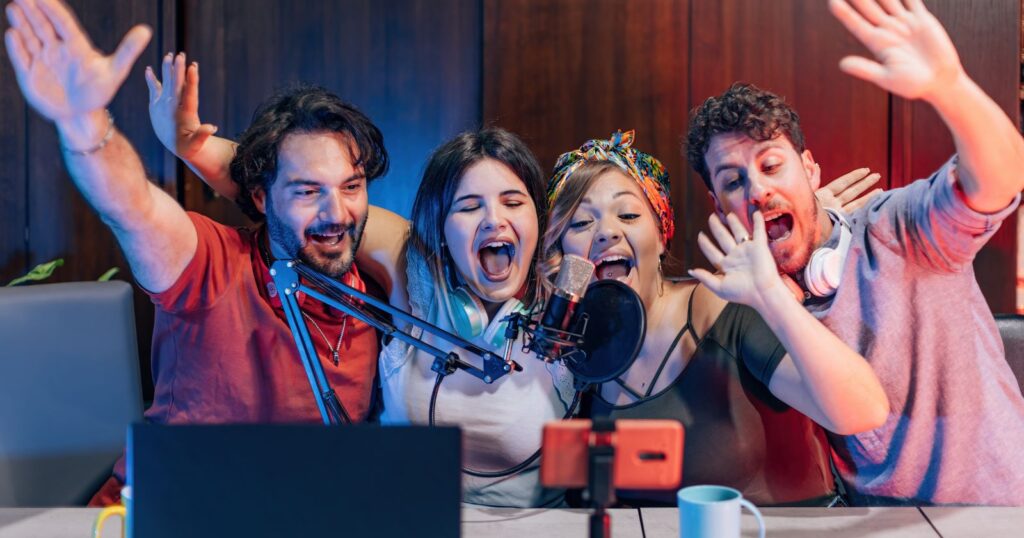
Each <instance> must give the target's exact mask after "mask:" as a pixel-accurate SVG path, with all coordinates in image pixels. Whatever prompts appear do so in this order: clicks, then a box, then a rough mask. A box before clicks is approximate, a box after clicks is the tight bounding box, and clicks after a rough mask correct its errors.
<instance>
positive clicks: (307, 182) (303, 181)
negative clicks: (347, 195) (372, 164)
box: [284, 173, 366, 187]
mask: <svg viewBox="0 0 1024 538" xmlns="http://www.w3.org/2000/svg"><path fill="white" fill-rule="evenodd" d="M365 177H366V174H363V173H356V174H352V175H351V176H349V177H348V178H346V179H345V180H343V181H342V182H341V184H342V185H344V184H346V183H350V182H352V181H356V180H358V179H363V178H365ZM284 184H285V186H286V187H294V186H300V185H301V186H307V187H319V186H322V185H323V182H322V181H316V180H313V179H307V178H304V177H297V178H292V179H289V180H287V181H285V182H284Z"/></svg>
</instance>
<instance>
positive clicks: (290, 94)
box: [231, 85, 388, 222]
mask: <svg viewBox="0 0 1024 538" xmlns="http://www.w3.org/2000/svg"><path fill="white" fill-rule="evenodd" d="M317 131H328V132H336V133H344V134H346V135H348V136H350V137H352V142H353V144H354V146H355V149H356V152H357V153H358V154H357V155H355V162H354V163H352V164H353V166H355V167H359V166H362V167H363V172H364V173H365V174H366V180H367V182H369V181H372V180H373V179H374V178H377V177H380V176H382V175H384V174H385V173H387V170H388V152H387V150H385V149H384V135H382V134H381V132H380V129H378V128H377V126H376V125H374V124H373V122H372V121H370V118H368V117H366V115H365V114H363V113H362V112H360V111H359V110H358V109H356V108H355V107H354V106H352V105H350V104H348V103H346V102H344V101H342V100H341V98H339V97H338V96H337V95H334V94H333V93H331V92H329V91H327V90H326V89H324V88H321V87H318V86H308V85H297V86H292V87H289V88H287V89H285V90H283V91H281V92H280V93H277V94H276V95H274V96H273V97H271V98H270V99H267V100H266V101H264V102H263V104H261V105H260V106H259V108H257V109H256V112H255V113H254V114H253V120H252V124H251V125H250V126H249V128H248V129H246V130H245V132H244V133H242V136H241V139H240V140H239V143H238V150H237V151H236V152H235V158H234V159H232V160H231V179H232V180H234V182H235V183H237V184H238V186H239V188H240V194H239V196H238V199H237V202H238V205H239V206H240V207H241V208H242V211H243V212H245V214H246V215H247V216H248V217H249V218H251V219H252V220H254V221H256V222H260V221H262V220H263V219H264V218H265V215H263V213H262V212H260V210H259V209H257V208H256V204H255V203H254V202H253V200H252V195H253V193H254V192H256V191H257V190H259V189H263V191H264V192H265V193H267V194H268V195H269V193H270V187H271V185H273V184H274V179H275V178H276V177H277V153H278V148H279V147H280V145H281V141H282V140H284V138H285V136H287V135H288V134H289V133H293V132H306V133H311V132H317Z"/></svg>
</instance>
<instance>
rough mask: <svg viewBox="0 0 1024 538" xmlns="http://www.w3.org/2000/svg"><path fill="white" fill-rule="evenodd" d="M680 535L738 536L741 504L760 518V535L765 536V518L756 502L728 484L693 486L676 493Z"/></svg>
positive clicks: (706, 537) (700, 537) (696, 537)
mask: <svg viewBox="0 0 1024 538" xmlns="http://www.w3.org/2000/svg"><path fill="white" fill-rule="evenodd" d="M676 501H677V502H678V503H679V536H680V538H739V536H740V507H741V506H742V507H744V508H746V509H747V510H750V512H751V513H753V514H754V517H756V518H757V525H758V527H759V528H760V530H759V532H758V536H759V537H760V538H764V519H762V518H761V511H760V510H758V509H757V507H756V506H754V503H752V502H750V501H748V500H746V499H744V498H743V495H742V494H741V493H740V492H739V491H736V490H735V489H732V488H727V487H725V486H690V487H688V488H683V489H681V490H679V493H677V494H676Z"/></svg>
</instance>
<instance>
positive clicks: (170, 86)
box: [146, 52, 217, 162]
mask: <svg viewBox="0 0 1024 538" xmlns="http://www.w3.org/2000/svg"><path fill="white" fill-rule="evenodd" d="M185 62H186V57H185V53H184V52H179V53H178V54H177V55H173V54H171V53H167V55H166V56H164V60H163V66H162V75H161V76H162V78H163V83H161V81H159V80H157V78H156V75H155V74H154V73H153V68H152V67H146V84H147V85H148V86H149V119H150V121H151V122H152V123H153V131H155V132H156V136H157V138H159V139H160V142H161V143H163V145H164V147H165V148H167V150H168V151H170V152H171V153H173V154H175V155H177V156H178V158H179V159H182V160H184V161H186V162H191V161H192V160H193V159H194V158H195V156H196V155H197V154H198V153H199V151H200V150H202V148H203V144H205V143H206V141H207V140H209V138H210V136H211V135H213V134H214V133H216V132H217V127H215V126H213V125H210V124H208V123H207V124H203V123H201V122H200V121H199V64H197V63H195V62H193V63H192V64H190V65H188V66H187V67H186V64H185Z"/></svg>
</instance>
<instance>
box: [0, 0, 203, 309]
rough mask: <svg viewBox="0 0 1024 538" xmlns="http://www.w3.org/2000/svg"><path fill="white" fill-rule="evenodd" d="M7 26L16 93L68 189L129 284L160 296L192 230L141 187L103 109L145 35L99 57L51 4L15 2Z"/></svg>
mask: <svg viewBox="0 0 1024 538" xmlns="http://www.w3.org/2000/svg"><path fill="white" fill-rule="evenodd" d="M7 18H8V20H9V21H10V23H11V28H10V29H8V30H7V32H6V34H5V36H4V38H5V40H6V45H7V51H8V54H9V55H10V58H11V63H12V64H13V65H14V72H15V74H16V76H17V78H18V85H19V86H20V87H21V91H22V93H23V94H24V95H25V98H26V100H27V101H28V102H29V104H30V105H32V107H33V108H35V109H36V110H37V111H38V112H39V113H40V114H41V115H42V116H44V117H46V118H47V119H49V120H51V121H53V122H54V123H55V124H56V126H57V132H58V133H59V135H60V140H61V145H62V149H63V153H64V159H65V161H66V162H67V166H68V170H69V172H70V173H71V177H72V179H73V180H74V182H75V185H76V186H77V187H78V189H79V190H80V191H81V192H82V194H83V195H84V196H85V198H86V199H87V200H88V201H89V203H90V204H91V205H92V206H93V207H94V208H95V209H96V211H97V212H99V214H100V217H101V218H102V219H103V221H104V222H105V223H107V225H108V226H110V228H111V230H113V232H114V234H115V235H116V236H117V240H118V242H119V243H120V244H121V248H122V249H124V252H125V256H126V257H127V259H128V263H129V264H131V267H132V272H133V274H134V276H135V278H136V280H137V281H138V282H139V284H141V285H142V286H143V287H145V288H147V289H149V290H150V291H154V292H160V291H164V290H166V289H167V288H169V287H170V286H171V284H173V283H174V282H175V280H177V278H178V277H179V276H180V275H181V273H182V271H183V270H184V269H185V266H186V265H188V262H189V261H190V260H191V259H192V256H193V255H194V254H195V251H196V241H197V238H196V230H195V227H194V226H193V225H192V223H191V221H190V220H189V218H188V215H186V214H185V211H184V210H183V209H182V208H181V206H179V205H178V204H177V202H175V201H174V199H172V198H171V197H170V196H168V195H167V193H165V192H163V191H162V190H160V189H159V188H157V187H156V186H155V185H153V184H152V183H150V182H149V181H148V180H147V179H146V174H145V170H144V169H143V167H142V162H141V161H140V160H139V157H138V154H136V152H135V150H134V149H133V148H132V146H131V144H129V143H128V141H127V140H126V139H125V138H124V137H123V136H122V135H121V134H120V133H119V132H118V131H117V129H116V128H115V127H114V123H113V120H112V119H111V118H110V115H109V114H108V113H107V111H106V106H107V105H108V104H109V103H110V101H111V99H113V97H114V94H116V93H117V90H118V88H120V87H121V84H122V83H123V82H124V80H125V78H127V76H128V73H129V71H130V70H131V67H132V64H134V63H135V60H136V59H137V58H138V57H139V54H141V53H142V51H143V49H144V48H145V47H146V44H147V43H148V42H149V39H150V37H151V35H152V31H151V30H150V29H149V28H148V27H145V26H141V25H140V26H136V27H134V28H132V29H131V31H129V32H128V34H127V35H126V36H125V37H124V39H123V40H122V41H121V44H120V45H119V46H118V48H117V50H116V51H115V52H114V54H113V55H111V56H104V55H103V54H101V53H100V52H99V51H97V50H96V49H95V48H94V47H93V45H92V43H91V42H90V40H89V37H88V36H87V35H86V34H85V32H84V31H83V30H82V28H81V26H80V25H79V23H78V21H77V20H76V19H75V16H74V14H72V12H71V10H70V9H68V7H67V6H66V5H65V4H64V3H63V2H61V1H60V0H16V1H15V2H12V3H10V4H8V5H7Z"/></svg>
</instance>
